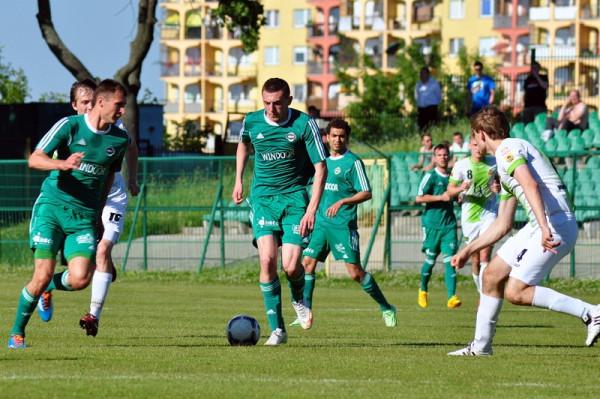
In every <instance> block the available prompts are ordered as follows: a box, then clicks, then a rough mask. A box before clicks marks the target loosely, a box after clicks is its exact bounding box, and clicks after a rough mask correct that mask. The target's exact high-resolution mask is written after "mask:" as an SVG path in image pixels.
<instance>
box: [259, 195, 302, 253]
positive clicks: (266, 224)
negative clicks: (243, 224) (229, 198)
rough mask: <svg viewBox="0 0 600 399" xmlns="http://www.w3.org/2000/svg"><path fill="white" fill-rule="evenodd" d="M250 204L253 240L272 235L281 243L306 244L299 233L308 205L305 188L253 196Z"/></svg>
mask: <svg viewBox="0 0 600 399" xmlns="http://www.w3.org/2000/svg"><path fill="white" fill-rule="evenodd" d="M250 204H251V207H252V215H251V218H252V232H253V235H254V239H255V240H258V239H259V238H260V237H262V236H266V235H273V236H275V237H277V238H278V239H279V241H280V242H281V243H282V244H294V245H299V246H302V247H304V246H306V239H305V238H304V237H302V236H301V235H300V221H301V220H302V217H303V216H304V214H305V213H306V207H307V206H308V195H307V194H306V190H299V191H295V192H293V193H288V194H277V195H266V196H261V197H253V198H251V199H250Z"/></svg>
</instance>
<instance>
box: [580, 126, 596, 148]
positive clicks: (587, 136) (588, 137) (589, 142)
mask: <svg viewBox="0 0 600 399" xmlns="http://www.w3.org/2000/svg"><path fill="white" fill-rule="evenodd" d="M581 138H583V140H584V141H585V147H586V148H590V147H593V146H594V131H593V130H592V129H585V130H584V131H583V133H581Z"/></svg>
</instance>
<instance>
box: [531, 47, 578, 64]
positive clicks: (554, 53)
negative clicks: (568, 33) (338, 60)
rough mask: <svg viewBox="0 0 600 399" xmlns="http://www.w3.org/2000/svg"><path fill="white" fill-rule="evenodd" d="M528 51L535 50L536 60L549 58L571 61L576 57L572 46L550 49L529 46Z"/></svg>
mask: <svg viewBox="0 0 600 399" xmlns="http://www.w3.org/2000/svg"><path fill="white" fill-rule="evenodd" d="M529 48H530V49H535V58H536V59H538V60H543V59H550V58H565V59H573V57H575V56H576V55H577V51H576V48H575V46H573V45H555V46H554V47H550V46H547V45H543V44H534V45H531V46H529Z"/></svg>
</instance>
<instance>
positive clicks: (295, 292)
mask: <svg viewBox="0 0 600 399" xmlns="http://www.w3.org/2000/svg"><path fill="white" fill-rule="evenodd" d="M300 269H301V270H300V273H298V275H297V276H295V277H292V276H289V275H288V274H287V273H286V275H285V276H286V277H287V281H288V286H289V287H290V291H291V292H292V301H294V302H302V299H303V297H304V268H302V267H301V268H300Z"/></svg>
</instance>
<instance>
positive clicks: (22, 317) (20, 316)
mask: <svg viewBox="0 0 600 399" xmlns="http://www.w3.org/2000/svg"><path fill="white" fill-rule="evenodd" d="M38 300H39V297H34V296H32V295H31V294H30V293H29V291H27V288H23V290H22V291H21V295H20V296H19V304H18V305H17V314H16V317H15V324H13V326H12V328H11V329H10V335H22V336H25V326H26V325H27V323H28V322H29V319H30V318H31V315H32V314H33V311H34V310H35V307H36V305H37V303H38Z"/></svg>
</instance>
